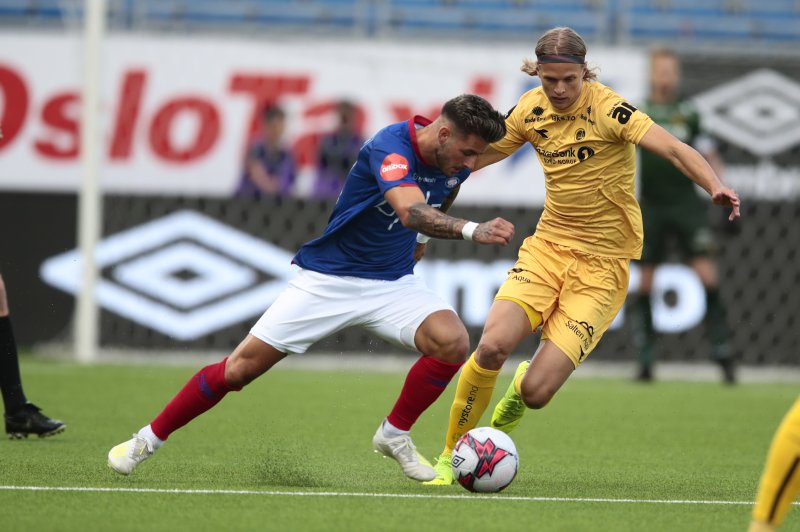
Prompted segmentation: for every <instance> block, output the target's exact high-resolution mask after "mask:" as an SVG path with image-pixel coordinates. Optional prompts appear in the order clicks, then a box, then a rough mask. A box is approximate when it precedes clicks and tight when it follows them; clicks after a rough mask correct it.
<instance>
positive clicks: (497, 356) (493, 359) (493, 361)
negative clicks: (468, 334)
mask: <svg viewBox="0 0 800 532" xmlns="http://www.w3.org/2000/svg"><path fill="white" fill-rule="evenodd" d="M508 354H509V350H508V349H507V348H506V347H505V346H504V345H503V344H502V343H500V342H496V341H494V340H493V339H492V338H485V337H484V338H481V341H480V342H479V343H478V347H477V348H476V349H475V359H476V361H477V362H478V365H479V366H480V367H482V368H487V369H499V368H500V367H502V365H503V363H504V362H505V361H506V359H507V358H508Z"/></svg>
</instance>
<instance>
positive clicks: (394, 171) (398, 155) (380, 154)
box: [369, 144, 417, 194]
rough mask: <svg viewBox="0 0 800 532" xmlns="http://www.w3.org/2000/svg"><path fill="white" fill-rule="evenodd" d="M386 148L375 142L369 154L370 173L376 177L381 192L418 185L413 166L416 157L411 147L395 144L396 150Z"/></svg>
mask: <svg viewBox="0 0 800 532" xmlns="http://www.w3.org/2000/svg"><path fill="white" fill-rule="evenodd" d="M386 148H388V147H386ZM386 148H385V147H382V146H376V145H375V144H373V149H372V151H371V153H370V155H369V168H370V173H371V174H372V176H373V177H374V178H375V182H376V183H377V185H378V188H379V189H380V191H381V194H385V193H386V191H387V190H389V189H391V188H394V187H397V186H414V187H416V186H417V183H416V182H415V181H414V171H413V167H412V164H413V161H414V160H415V159H414V154H413V152H412V151H411V149H403V147H399V146H395V147H394V148H395V149H394V150H392V149H386Z"/></svg>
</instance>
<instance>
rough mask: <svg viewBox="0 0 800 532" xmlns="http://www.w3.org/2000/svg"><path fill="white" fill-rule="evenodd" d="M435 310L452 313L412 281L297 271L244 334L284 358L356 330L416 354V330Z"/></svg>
mask: <svg viewBox="0 0 800 532" xmlns="http://www.w3.org/2000/svg"><path fill="white" fill-rule="evenodd" d="M439 310H451V311H453V312H455V311H454V310H453V307H451V306H450V305H449V304H447V303H446V302H445V301H444V300H443V299H442V298H441V297H440V296H439V295H438V294H437V293H436V292H434V291H432V290H431V289H430V288H428V287H427V286H426V285H425V283H424V282H423V281H422V279H421V278H420V277H418V276H416V275H406V276H404V277H401V278H400V279H397V280H396V281H380V280H375V279H362V278H360V277H339V276H336V275H327V274H324V273H318V272H314V271H311V270H304V269H300V272H299V273H298V274H297V276H296V277H295V278H294V279H292V280H291V281H290V282H289V286H288V287H287V288H286V290H284V291H283V292H281V293H280V295H279V296H278V298H277V299H276V300H275V302H274V303H273V304H272V305H271V306H270V307H269V308H268V309H267V311H266V312H264V314H263V315H262V316H261V318H260V319H259V320H258V321H257V322H256V324H255V325H253V328H252V329H251V330H250V334H252V335H253V336H255V337H256V338H258V339H260V340H263V341H264V342H266V343H268V344H269V345H271V346H272V347H274V348H275V349H278V350H279V351H282V352H284V353H305V352H306V350H307V349H308V348H309V347H310V346H311V345H312V344H313V343H314V342H316V341H317V340H321V339H322V338H325V337H326V336H330V335H331V334H333V333H335V332H337V331H340V330H342V329H344V328H345V327H350V326H354V325H357V326H360V327H363V328H365V329H367V330H369V331H372V332H374V333H375V334H376V335H377V336H379V337H381V338H383V339H384V340H387V341H389V342H392V343H394V344H398V345H402V346H405V347H410V348H412V349H416V345H415V344H414V335H415V334H416V333H417V328H419V326H420V324H422V322H423V321H425V318H427V317H428V316H430V315H431V314H432V313H434V312H436V311H439Z"/></svg>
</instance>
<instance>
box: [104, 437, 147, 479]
mask: <svg viewBox="0 0 800 532" xmlns="http://www.w3.org/2000/svg"><path fill="white" fill-rule="evenodd" d="M154 452H155V450H154V449H153V444H152V443H150V440H148V439H147V438H143V437H141V436H139V435H138V434H134V435H133V438H131V439H130V440H128V441H126V442H123V443H120V444H119V445H117V446H116V447H114V448H112V449H111V450H110V451H108V467H110V468H111V469H113V470H114V471H116V472H117V473H119V474H121V475H130V474H131V473H132V472H133V470H134V469H136V466H138V465H139V464H140V463H142V462H144V461H145V460H147V459H148V458H150V457H151V456H152V455H153V453H154Z"/></svg>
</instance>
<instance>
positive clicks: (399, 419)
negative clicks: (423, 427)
mask: <svg viewBox="0 0 800 532" xmlns="http://www.w3.org/2000/svg"><path fill="white" fill-rule="evenodd" d="M460 367H461V364H451V363H450V362H444V361H443V360H439V359H438V358H434V357H432V356H428V355H422V356H421V357H420V358H419V360H417V361H416V362H415V363H414V365H413V366H411V369H410V370H409V371H408V375H407V376H406V382H405V384H403V390H402V391H401V392H400V397H398V398H397V402H396V403H395V404H394V408H392V412H391V413H390V414H389V416H388V418H387V419H388V420H389V423H391V424H392V425H394V426H395V427H397V428H398V429H401V430H411V426H412V425H413V424H414V423H415V422H416V421H417V418H419V416H420V414H422V413H423V412H424V411H425V410H426V409H427V408H428V407H429V406H431V405H432V404H433V402H434V401H436V399H438V398H439V396H440V395H441V394H442V392H443V391H444V389H445V388H446V387H447V385H448V384H449V383H450V381H451V380H452V378H453V375H455V374H456V373H457V372H458V369H459V368H460Z"/></svg>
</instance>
